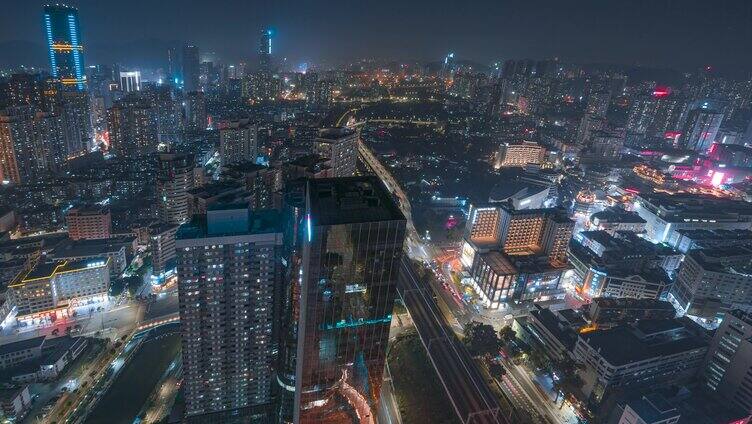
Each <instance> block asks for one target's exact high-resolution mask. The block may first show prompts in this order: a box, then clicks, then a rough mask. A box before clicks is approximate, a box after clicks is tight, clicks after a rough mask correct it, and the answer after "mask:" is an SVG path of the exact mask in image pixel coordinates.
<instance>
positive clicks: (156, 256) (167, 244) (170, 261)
mask: <svg viewBox="0 0 752 424" xmlns="http://www.w3.org/2000/svg"><path fill="white" fill-rule="evenodd" d="M177 231H178V226H177V225H174V224H155V225H150V226H149V250H151V264H152V275H153V276H154V277H156V278H160V277H161V276H163V275H164V274H165V272H166V271H168V270H169V269H171V268H174V267H175V234H176V233H177Z"/></svg>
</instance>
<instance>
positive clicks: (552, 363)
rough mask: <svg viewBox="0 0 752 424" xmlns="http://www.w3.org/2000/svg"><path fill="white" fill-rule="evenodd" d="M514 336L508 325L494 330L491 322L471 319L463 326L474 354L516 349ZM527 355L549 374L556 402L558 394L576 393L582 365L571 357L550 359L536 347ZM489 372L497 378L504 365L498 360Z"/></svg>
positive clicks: (493, 363) (493, 353)
mask: <svg viewBox="0 0 752 424" xmlns="http://www.w3.org/2000/svg"><path fill="white" fill-rule="evenodd" d="M516 337H517V334H516V333H515V331H514V330H513V329H512V328H511V327H510V326H508V325H507V326H504V327H502V328H501V330H499V331H498V332H497V331H496V330H494V328H493V326H491V325H488V324H483V323H480V322H477V321H472V322H470V323H468V324H467V325H466V326H465V334H464V339H463V341H464V343H465V346H466V347H467V350H468V351H469V352H470V354H472V355H473V356H476V357H478V356H481V357H486V358H488V357H493V358H495V357H497V356H499V353H500V351H501V350H502V349H506V350H507V351H512V350H517V347H516V343H514V342H515V339H516ZM526 358H527V362H528V364H530V366H531V367H532V368H533V369H535V370H538V371H543V372H545V373H547V374H548V375H549V376H550V377H551V380H552V381H553V385H554V390H555V391H556V401H558V400H559V395H560V394H561V393H564V394H575V393H578V392H579V390H580V389H581V388H582V385H583V381H582V378H581V377H580V376H579V375H578V371H580V370H581V369H582V365H580V364H578V363H577V362H575V361H574V360H572V359H571V358H568V357H567V358H564V359H560V360H551V358H549V357H548V355H546V353H545V352H544V351H543V350H542V349H540V348H539V347H533V348H531V349H529V350H528V351H527V352H526ZM489 371H490V372H491V374H492V375H494V376H495V377H500V376H502V375H504V374H505V373H506V371H505V370H504V367H503V366H502V365H501V364H500V363H499V362H498V361H493V362H491V363H490V365H489Z"/></svg>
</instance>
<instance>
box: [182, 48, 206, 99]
mask: <svg viewBox="0 0 752 424" xmlns="http://www.w3.org/2000/svg"><path fill="white" fill-rule="evenodd" d="M182 63H183V89H184V90H185V91H186V92H189V91H198V90H200V89H201V86H200V84H199V83H200V81H199V76H200V74H201V69H200V63H199V54H198V46H194V45H190V44H187V45H185V46H183V57H182Z"/></svg>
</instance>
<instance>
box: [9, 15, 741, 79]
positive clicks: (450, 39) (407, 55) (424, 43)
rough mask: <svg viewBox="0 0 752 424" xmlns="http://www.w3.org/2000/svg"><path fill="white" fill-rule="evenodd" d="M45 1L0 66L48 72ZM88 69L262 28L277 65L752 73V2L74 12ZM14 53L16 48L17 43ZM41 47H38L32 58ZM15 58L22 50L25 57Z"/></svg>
mask: <svg viewBox="0 0 752 424" xmlns="http://www.w3.org/2000/svg"><path fill="white" fill-rule="evenodd" d="M44 3H45V2H42V1H39V0H2V4H3V14H2V16H0V47H2V46H11V47H12V48H3V49H2V50H0V51H2V54H0V64H3V65H8V64H13V63H18V62H24V63H29V62H31V63H30V64H37V65H39V64H45V62H44V60H45V58H46V56H44V51H43V50H40V49H41V46H42V41H43V40H42V30H41V10H42V5H43V4H44ZM70 4H73V5H76V6H78V8H79V13H80V19H81V28H82V38H83V41H84V43H85V46H86V49H87V59H86V60H87V63H97V62H100V61H101V62H107V61H116V60H117V61H123V62H126V63H133V64H136V63H138V62H139V61H143V62H145V63H149V64H154V62H155V61H159V60H162V57H163V56H165V54H164V52H163V50H164V48H166V47H165V46H166V45H168V44H169V43H174V42H182V41H186V42H192V43H196V44H198V45H199V47H200V48H201V49H202V50H204V51H206V50H213V51H216V52H217V53H218V54H219V55H220V57H221V58H223V59H225V60H227V61H232V60H237V59H239V58H245V57H254V56H253V53H254V50H255V46H256V44H257V42H258V41H257V40H258V37H257V34H258V32H259V30H260V28H261V27H262V26H265V25H270V26H272V27H274V28H276V29H277V33H278V35H277V38H276V39H275V41H274V43H275V50H276V51H275V53H276V54H277V55H278V56H280V57H281V56H286V57H289V58H290V60H291V61H293V63H297V62H302V61H311V62H318V61H320V60H328V61H334V60H343V59H349V58H356V57H375V58H393V59H396V60H408V59H418V60H439V59H440V58H441V57H442V56H443V55H444V54H446V52H448V51H454V52H455V53H456V56H457V57H458V58H459V59H470V60H477V61H480V62H485V63H487V62H491V61H494V60H499V59H507V58H525V57H530V58H544V57H560V58H562V59H563V60H572V61H582V62H609V63H614V62H615V63H625V64H642V65H648V66H669V67H678V68H685V69H691V68H694V67H699V66H702V65H705V64H712V65H714V66H716V67H717V68H719V69H724V68H725V69H729V68H736V69H744V70H745V71H749V70H752V0H469V1H447V0H381V1H371V0H360V1H358V0H346V1H345V0H318V1H314V0H302V1H292V0H276V1H257V0H212V1H195V0H194V1H187V0H182V1H181V0H118V1H111V0H78V1H72V2H70ZM19 41H20V42H21V43H19ZM35 45H38V46H35ZM18 46H27V47H26V48H19V47H18Z"/></svg>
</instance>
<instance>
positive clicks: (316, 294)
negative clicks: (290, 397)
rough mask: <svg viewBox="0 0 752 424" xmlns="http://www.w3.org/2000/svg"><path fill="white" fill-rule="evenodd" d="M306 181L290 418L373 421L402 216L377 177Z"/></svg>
mask: <svg viewBox="0 0 752 424" xmlns="http://www.w3.org/2000/svg"><path fill="white" fill-rule="evenodd" d="M307 185H308V187H307V193H306V208H305V215H304V216H302V217H301V218H302V223H303V225H301V226H300V229H301V231H302V235H303V237H301V239H302V241H303V248H302V264H301V266H300V290H301V292H300V312H299V314H300V315H299V318H298V327H297V353H296V374H295V407H294V422H296V423H301V424H303V423H305V424H314V423H315V424H318V423H330V422H342V423H344V422H350V421H351V422H353V423H355V422H360V423H367V422H377V420H376V419H375V417H376V415H377V406H378V403H379V397H380V392H381V382H382V375H383V371H384V362H385V360H386V348H387V344H388V342H389V326H390V324H391V321H392V308H393V306H394V298H395V296H396V292H397V275H398V273H399V269H400V266H399V263H400V260H401V258H402V254H403V249H402V243H403V241H404V239H405V217H404V216H403V215H402V213H401V212H400V210H399V208H398V207H397V205H396V204H395V202H394V200H393V199H392V197H391V195H390V194H389V192H388V191H387V189H386V188H385V187H384V186H383V185H382V183H381V182H380V181H379V180H378V179H377V178H376V177H350V178H332V179H326V178H322V179H312V180H308V181H307ZM356 416H357V417H363V419H362V421H361V420H356V419H355V417H356ZM348 417H350V418H349V419H348ZM366 417H369V418H368V419H366ZM346 419H347V421H345V420H346Z"/></svg>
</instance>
